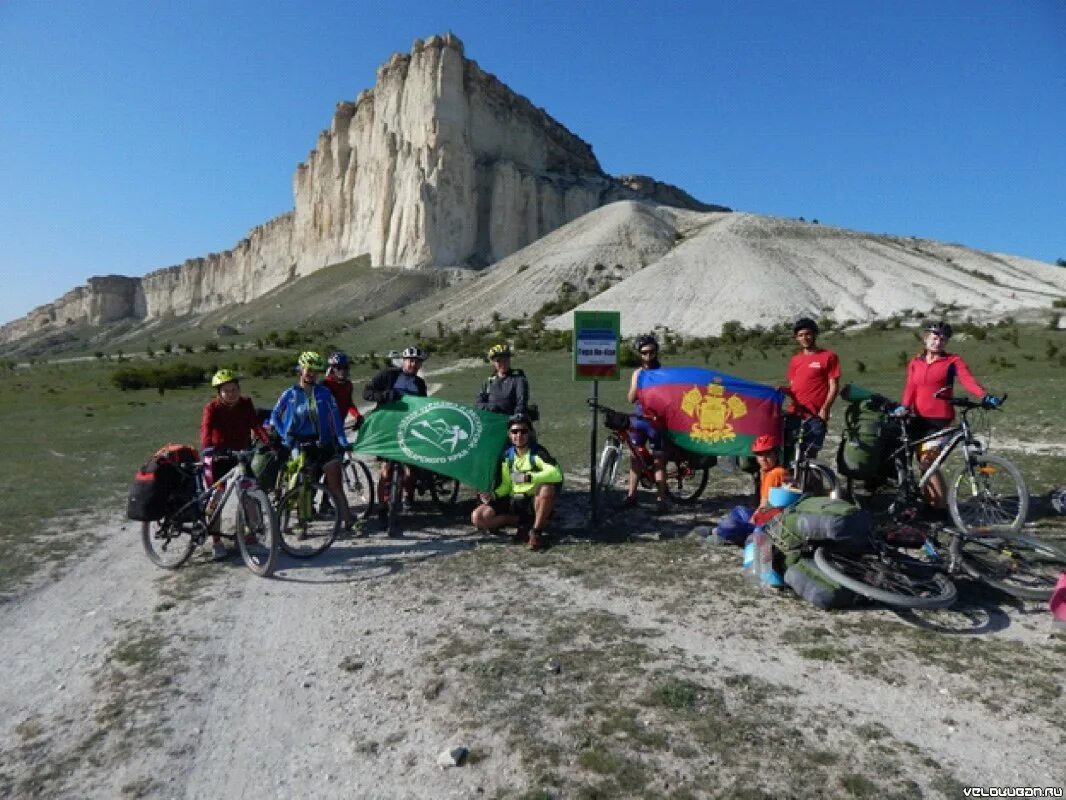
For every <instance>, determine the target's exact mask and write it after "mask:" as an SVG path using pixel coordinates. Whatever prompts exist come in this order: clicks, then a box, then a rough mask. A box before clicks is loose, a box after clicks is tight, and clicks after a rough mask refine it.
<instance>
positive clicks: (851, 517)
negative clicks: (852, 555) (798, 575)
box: [767, 497, 873, 566]
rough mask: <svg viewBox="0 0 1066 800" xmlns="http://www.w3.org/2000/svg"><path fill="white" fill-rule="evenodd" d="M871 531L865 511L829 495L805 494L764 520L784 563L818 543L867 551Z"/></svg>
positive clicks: (794, 561)
mask: <svg viewBox="0 0 1066 800" xmlns="http://www.w3.org/2000/svg"><path fill="white" fill-rule="evenodd" d="M872 530H873V525H872V522H871V520H870V515H869V514H868V513H866V512H865V511H863V510H862V509H861V508H858V507H857V506H853V505H852V504H851V503H848V502H845V501H844V500H834V499H832V498H831V497H805V498H803V499H802V500H800V501H799V502H798V503H796V504H794V505H792V506H789V507H788V508H787V509H785V510H784V511H783V512H782V513H781V514H780V515H778V516H777V517H775V518H774V519H772V520H771V521H770V522H768V523H767V531H768V532H769V533H770V534H771V536H772V537H773V539H774V544H775V545H776V546H777V547H778V548H779V549H780V550H781V551H782V552H783V553H784V554H785V564H787V565H788V566H791V565H792V564H794V563H796V562H797V561H798V560H799V559H800V556H801V555H802V554H803V553H804V552H805V551H806V550H809V549H810V548H811V547H816V546H818V545H829V546H831V547H835V548H838V549H844V550H848V551H851V552H862V551H865V550H868V549H869V548H870V546H871V534H872Z"/></svg>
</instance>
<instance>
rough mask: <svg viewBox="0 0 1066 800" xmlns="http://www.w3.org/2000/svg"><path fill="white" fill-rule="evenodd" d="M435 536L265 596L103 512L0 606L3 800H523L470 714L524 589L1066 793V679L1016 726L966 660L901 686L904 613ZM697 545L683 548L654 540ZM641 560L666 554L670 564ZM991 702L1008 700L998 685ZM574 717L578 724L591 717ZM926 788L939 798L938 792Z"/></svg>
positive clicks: (992, 774)
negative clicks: (65, 561)
mask: <svg viewBox="0 0 1066 800" xmlns="http://www.w3.org/2000/svg"><path fill="white" fill-rule="evenodd" d="M417 522H418V525H419V527H420V528H421V531H420V532H419V533H417V534H411V535H410V536H409V537H408V538H405V539H402V540H387V539H383V538H379V537H378V536H377V535H376V533H377V531H376V527H375V526H371V530H372V531H374V533H375V535H374V536H373V537H371V538H359V539H355V540H347V541H342V542H338V543H337V544H336V545H335V546H334V548H333V549H331V550H330V551H328V552H327V553H326V554H324V555H323V556H322V557H321V558H319V559H317V560H314V561H311V562H305V563H296V562H293V561H291V560H287V559H284V557H283V559H282V563H281V568H280V569H279V571H278V574H277V576H276V578H275V579H273V580H263V579H258V578H256V577H254V576H253V575H251V574H250V573H249V572H248V571H247V570H245V569H244V568H243V566H242V565H241V563H240V561H239V560H238V559H236V558H235V559H233V560H231V561H230V562H227V563H223V564H211V563H207V562H206V560H205V559H204V558H203V557H202V556H200V555H197V556H194V560H193V561H192V562H191V563H190V564H188V565H187V566H185V567H184V568H182V569H180V570H177V571H176V572H173V573H167V572H163V571H161V570H158V569H156V568H154V567H153V566H151V565H150V564H149V563H148V561H147V560H146V559H145V557H144V555H143V553H142V552H141V550H140V545H139V540H138V534H139V531H138V530H137V529H136V528H135V527H134V526H133V525H132V524H130V523H127V522H125V521H124V520H122V519H120V518H118V517H117V516H112V517H101V518H99V519H97V520H95V521H94V522H93V524H92V528H91V530H86V531H81V532H79V533H78V535H79V536H83V537H92V538H95V540H96V542H97V546H95V547H93V548H92V549H91V550H90V551H89V552H88V554H87V555H85V556H84V558H82V559H81V560H79V561H77V562H76V563H72V564H70V565H68V568H67V569H66V570H65V572H64V574H63V575H62V577H61V578H60V579H59V580H56V581H53V582H48V583H42V584H40V585H38V586H36V587H35V588H32V589H29V590H27V591H25V592H23V593H22V594H21V595H19V596H17V597H15V598H14V599H13V600H11V601H9V602H7V603H5V604H4V605H3V606H0V625H2V627H3V630H4V631H5V632H6V635H7V641H8V645H7V647H5V649H4V654H3V657H2V662H3V663H2V666H3V672H4V675H5V680H4V681H3V683H2V687H0V719H3V720H4V725H3V726H2V728H0V749H2V751H3V753H4V758H3V761H2V764H0V796H2V797H101V798H105V797H106V798H110V797H120V796H123V797H138V796H144V797H166V798H170V797H174V798H178V797H185V798H217V797H226V798H241V797H248V798H252V797H255V798H261V797H290V798H306V797H316V798H334V797H335V798H349V797H383V798H386V797H387V798H437V797H463V798H467V797H479V796H493V795H496V794H501V793H502V794H503V795H508V794H509V793H512V792H514V790H515V787H528V786H530V785H531V784H530V782H531V781H532V780H533V777H532V776H531V772H530V766H529V763H530V762H529V759H528V758H527V757H524V756H523V753H522V752H521V748H520V747H518V746H517V745H515V743H514V742H515V739H514V737H513V736H512V735H509V734H508V724H509V720H507V719H496V720H492V719H491V717H490V718H488V719H489V720H490V721H489V722H488V723H486V718H485V717H483V716H480V715H479V713H478V712H477V711H476V710H475V711H470V710H469V708H467V710H466V711H465V712H464V711H462V709H463V708H465V707H467V706H468V705H469V704H470V703H471V702H473V703H474V705H475V706H476V705H477V704H478V703H480V702H481V701H480V700H479V697H478V696H477V695H476V694H474V692H475V691H477V689H476V682H474V681H472V680H471V679H470V676H469V674H468V673H466V672H465V666H466V663H465V662H466V661H468V662H469V663H470V664H475V663H478V661H479V659H480V658H482V656H484V655H485V654H487V653H488V652H489V650H490V649H491V648H492V647H505V646H506V644H507V640H508V639H509V633H508V632H507V631H509V630H512V629H513V630H515V631H518V630H520V629H521V630H535V629H536V627H537V624H538V623H537V620H540V619H543V616H542V612H541V611H538V606H537V604H536V603H530V604H529V605H528V607H526V608H525V609H523V604H522V603H518V604H515V603H514V602H513V600H514V599H515V598H516V597H517V596H518V595H519V594H520V596H521V597H526V598H538V599H539V600H540V601H541V602H548V603H550V607H551V608H552V609H555V610H554V611H553V612H552V615H553V616H554V617H556V618H557V620H565V619H571V618H572V619H582V618H585V617H587V616H588V615H590V614H599V615H604V614H610V615H612V616H613V617H616V618H617V619H619V620H622V621H623V622H624V624H625V625H626V626H628V628H629V629H631V630H633V631H641V634H640V635H641V636H642V637H644V640H646V641H648V642H649V644H648V647H649V648H650V652H651V653H652V656H651V657H652V658H653V659H654V660H655V661H656V662H662V663H666V662H670V663H674V664H684V665H686V669H688V670H690V671H694V672H695V674H697V675H698V674H700V672H704V673H706V674H715V675H722V674H729V675H748V676H751V677H752V678H753V679H758V680H759V681H762V682H764V683H765V685H767V686H770V685H773V686H783V685H787V686H790V687H792V690H793V691H792V692H791V696H790V699H789V702H790V703H791V704H793V706H794V708H795V712H794V715H795V716H797V717H798V718H803V717H805V716H806V717H810V718H815V717H818V718H833V719H846V720H850V722H851V724H852V725H854V726H857V727H858V728H862V727H863V726H867V727H868V726H870V725H878V726H883V729H884V730H886V731H887V733H886V734H885V735H886V736H887V737H888V738H889V739H890V740H891V741H898V742H908V743H914V744H915V746H917V747H920V750H921V758H922V759H925V761H920V760H916V761H915V764H916V765H917V766H915V769H916V770H919V768H922V769H925V768H926V767H921V764H928V763H932V764H936V763H939V764H942V765H945V766H944V767H943V769H945V770H948V771H949V772H950V774H952V775H954V776H956V779H957V780H959V781H963V782H964V784H965V785H969V784H970V782H973V783H974V784H975V785H977V784H982V785H984V784H994V785H1019V784H1021V785H1061V784H1062V783H1063V781H1064V780H1066V772H1064V767H1063V765H1062V761H1061V758H1059V756H1058V753H1060V752H1061V746H1062V744H1063V732H1062V728H1061V718H1062V717H1061V711H1062V709H1063V680H1062V674H1061V670H1059V671H1058V673H1057V674H1058V679H1057V685H1056V684H1055V681H1054V680H1052V684H1051V687H1050V689H1049V688H1048V683H1047V678H1046V676H1045V677H1044V679H1043V681H1044V682H1043V684H1042V686H1043V689H1042V691H1043V694H1042V695H1040V697H1043V698H1047V697H1051V698H1053V699H1052V700H1051V701H1050V702H1051V703H1052V706H1050V707H1048V708H1046V709H1044V710H1043V711H1040V712H1039V713H1028V712H1026V711H1024V710H1019V707H1018V706H1017V705H1010V704H1007V705H1006V706H1004V707H1003V708H1002V709H1000V710H996V709H995V708H994V707H992V706H990V705H989V704H988V703H987V702H984V701H983V700H982V698H981V697H980V696H979V695H976V694H974V693H973V692H971V691H969V690H970V688H972V687H971V686H970V683H969V681H970V679H971V677H972V676H970V675H967V674H966V672H967V671H966V669H965V668H962V667H960V668H959V669H958V670H953V669H951V668H949V667H946V666H943V665H940V664H938V663H934V664H932V665H930V664H923V663H920V662H916V663H914V665H913V666H912V667H907V668H905V669H903V668H900V667H899V666H898V664H897V663H896V662H892V661H888V662H886V663H888V664H889V665H890V667H891V670H893V671H896V672H905V673H907V674H906V675H905V676H904V677H905V680H902V681H896V680H892V681H886V680H882V678H881V677H880V676H878V675H876V674H870V673H869V672H865V673H863V672H856V670H855V664H856V658H857V656H858V655H859V654H860V653H859V651H860V649H861V648H865V647H876V646H877V645H876V642H877V641H878V640H879V639H880V638H881V637H882V636H883V632H884V631H888V633H889V636H888V637H887V638H885V639H884V644H883V645H882V646H883V647H886V648H888V649H892V648H893V647H895V646H896V643H895V642H894V641H893V639H892V636H894V635H895V633H894V632H895V631H900V632H901V635H902V633H905V632H906V631H908V630H911V629H913V623H911V622H906V621H902V620H900V618H899V617H897V616H896V615H893V614H891V613H890V612H888V611H882V610H876V609H871V610H867V611H863V612H855V613H854V614H851V615H823V614H820V612H816V611H814V610H813V609H809V608H808V607H805V606H800V605H798V603H797V601H795V600H794V599H791V598H786V597H782V596H768V595H759V596H758V597H754V598H747V599H748V600H750V602H747V603H734V602H733V600H735V599H736V596H735V595H732V596H731V595H730V594H729V592H735V591H737V587H736V586H735V585H733V584H726V583H725V582H724V581H723V582H722V584H721V585H722V586H723V589H722V590H721V591H720V592H718V593H717V594H715V593H713V592H704V593H701V594H697V595H695V596H692V595H690V594H685V592H687V591H688V590H687V589H685V587H684V586H683V585H682V582H680V579H679V582H678V583H677V585H671V584H670V583H669V582H668V583H667V585H666V586H665V587H652V588H651V589H649V587H647V586H644V585H642V584H641V583H640V580H642V579H641V578H640V577H639V576H638V573H634V574H633V575H627V574H625V570H624V569H618V568H612V569H611V570H606V569H605V570H603V572H602V573H600V572H598V571H597V570H598V569H599V568H598V567H597V566H596V565H595V564H594V563H590V562H589V559H590V558H592V557H593V556H595V557H596V558H602V557H604V554H605V553H606V554H607V555H609V556H610V557H612V558H620V559H624V558H625V557H626V552H627V551H625V549H624V548H625V547H627V545H624V544H623V545H619V546H618V547H599V548H593V549H586V550H582V549H581V547H587V546H585V545H581V544H578V545H577V546H575V547H557V548H554V549H553V550H550V551H549V552H548V553H545V554H531V553H529V552H528V551H527V550H525V549H524V548H517V547H513V546H508V545H504V544H502V543H501V542H500V541H499V540H498V539H489V538H484V537H477V536H475V535H473V534H472V533H471V530H470V528H469V527H467V526H465V525H463V524H462V522H461V519H459V518H457V517H454V516H453V517H451V518H450V519H444V520H442V519H441V518H440V517H439V515H436V514H434V513H432V512H427V513H421V514H419V515H418V518H417ZM442 522H444V523H446V524H445V525H443V526H442V525H441V523H442ZM685 524H686V521H685V519H681V520H679V522H678V525H679V526H680V527H684V525H685ZM675 546H677V547H680V546H681V544H680V543H678V544H675V543H669V544H668V543H661V544H659V545H657V544H655V543H649V542H642V543H635V544H633V545H632V547H633V548H649V547H650V548H655V547H661V548H666V547H675ZM633 552H638V551H636V550H633ZM639 552H642V553H645V554H647V557H649V558H657V557H659V556H657V555H655V550H654V549H652V550H647V549H644V550H640V551H639ZM671 552H673V551H671ZM678 552H681V553H688V555H687V556H686V558H687V559H688V563H687V564H686V565H685V566H686V567H687V568H694V569H696V570H704V569H706V570H707V574H709V575H713V574H721V575H723V576H729V575H731V574H732V573H733V572H734V571H735V565H733V563H732V562H733V561H734V560H736V559H737V553H735V552H732V551H718V550H715V549H713V548H698V549H696V550H695V551H685V550H680V551H678ZM479 559H488V560H487V561H484V563H483V561H482V560H479ZM538 559H539V560H538ZM553 559H554V562H553V561H552V560H553ZM618 563H623V562H618ZM484 564H493V565H495V566H494V567H493V568H492V569H491V570H489V569H486V568H485V566H484ZM586 566H587V567H588V569H586ZM637 566H638V565H637V564H634V569H636V568H637ZM457 570H458V571H457ZM464 570H466V571H464ZM714 570H719V573H714ZM608 572H610V575H608ZM601 578H605V579H607V580H600V579H601ZM608 578H609V579H608ZM744 588H745V587H742V588H741V591H743V590H744ZM746 589H747V590H748V591H754V590H752V589H751V587H746ZM679 600H680V601H681V602H680V603H679V602H678V601H679ZM682 606H683V608H684V610H683V611H681V612H679V611H678V610H677V609H678V608H679V607H682ZM989 613H990V614H991V613H1000V614H1001V616H1002V617H1003V618H1002V619H1000V620H999V622H998V623H996V624H990V625H989V626H988V631H989V632H987V633H985V634H983V635H981V636H976V637H971V638H972V639H985V638H989V639H992V638H994V639H995V640H996V641H997V642H998V643H1002V644H1004V645H1005V646H1009V647H1010V648H1018V649H1020V650H1021V649H1024V650H1025V651H1026V653H1029V654H1030V655H1027V658H1030V657H1035V658H1037V659H1039V658H1043V657H1044V651H1047V653H1046V657H1047V658H1048V659H1050V660H1055V659H1057V661H1058V663H1059V664H1060V665H1061V663H1062V655H1061V650H1060V651H1056V652H1052V650H1051V648H1052V647H1053V646H1054V640H1052V639H1051V638H1050V637H1049V635H1048V628H1047V624H1046V619H1045V617H1046V614H1045V615H1043V616H1041V615H1040V614H1039V610H1038V609H1033V608H1031V607H1030V608H1021V607H1019V608H1015V609H1010V608H1008V609H1007V610H1006V611H1005V612H992V611H990V612H989ZM860 614H862V615H868V616H863V617H860V616H859V615H860ZM497 619H505V620H506V625H507V626H508V627H507V631H505V630H503V629H501V628H498V627H497V628H493V627H491V626H493V625H494V624H495V622H496V620H497ZM821 620H829V622H826V623H824V624H827V625H830V626H831V627H833V630H834V631H837V630H841V631H843V630H850V629H852V628H855V629H857V626H858V625H859V624H865V622H866V621H870V622H872V623H876V625H878V626H881V627H880V628H875V629H873V631H872V635H871V636H869V637H866V638H863V637H862V636H861V635H858V634H856V638H855V640H854V641H853V642H852V643H851V645H848V644H847V643H846V642H845V647H844V649H843V651H842V653H843V654H842V655H841V657H840V658H838V659H835V660H833V659H831V660H827V661H817V660H815V661H812V660H811V659H810V658H809V657H804V656H802V655H800V654H799V651H798V650H797V649H795V648H790V647H788V646H784V645H781V644H780V641H782V639H781V637H782V635H783V633H784V632H786V631H787V630H789V629H790V628H791V627H795V626H797V624H800V625H806V626H808V627H810V626H812V625H813V626H817V625H820V624H823V623H822V622H821ZM531 626H532V627H531ZM757 626H761V627H757ZM849 626H850V627H849ZM486 631H489V632H491V634H492V635H491V637H489V633H486ZM516 635H517V634H516ZM478 636H481V637H489V638H482V639H478V638H477V637H478ZM463 637H467V638H469V639H470V641H471V642H474V643H476V642H478V641H480V642H483V643H484V642H489V644H487V645H486V644H482V645H481V647H482V648H483V649H484V653H481V654H479V653H478V652H477V649H476V648H475V649H473V650H472V651H471V652H470V654H469V655H468V656H459V657H454V656H453V657H452V659H451V660H450V661H449V660H448V659H445V658H443V657H442V659H441V660H439V661H434V660H432V659H428V658H426V656H427V654H429V653H438V654H441V653H445V652H447V651H448V647H449V646H454V644H455V643H456V642H458V641H460V640H462V639H463ZM515 641H518V640H517V639H516V640H515ZM900 641H903V640H902V639H901V640H900ZM492 642H495V643H496V644H492ZM871 642H873V644H871ZM540 646H545V647H547V646H548V645H547V644H543V645H538V647H540ZM974 646H977V645H974ZM1060 647H1061V646H1060ZM1032 653H1036V655H1035V656H1032ZM1056 653H1057V654H1056ZM534 657H535V658H538V659H539V658H540V657H541V653H540V651H539V650H538V651H537V653H536V654H535V655H534ZM456 663H458V665H459V666H458V667H456V666H455V664H456ZM1020 663H1028V664H1032V663H1036V662H1031V661H1030V662H1020ZM538 668H539V667H538ZM564 674H565V673H564ZM1041 674H1043V673H1041ZM1053 674H1054V673H1053ZM989 688H990V689H991V690H992V691H997V687H996V684H994V683H993V684H991V686H990V687H989ZM999 688H1000V689H1002V688H1003V687H999ZM1008 688H1009V687H1008ZM541 691H542V692H543V691H545V690H543V689H542V690H541ZM547 691H548V693H549V694H550V691H551V690H550V687H549V689H548V690H547ZM1012 691H1013V690H1012ZM1049 692H1050V694H1049ZM1041 702H1045V701H1041ZM574 713H575V714H577V713H578V711H577V709H574ZM1056 715H1058V716H1056ZM1055 719H1058V720H1059V722H1058V723H1056V722H1055ZM571 722H572V723H578V724H580V716H575V718H574V719H573V720H572V721H571ZM454 746H467V747H470V748H471V754H472V757H471V760H470V762H469V763H466V764H464V765H463V766H461V767H458V768H451V769H444V768H442V767H441V766H438V764H437V758H438V756H439V755H440V754H441V753H442V752H443V751H445V750H447V749H448V748H450V747H454ZM828 746H834V747H839V748H840V749H841V751H842V752H846V748H848V747H850V746H851V745H850V744H849V743H848V740H847V739H846V737H844V736H843V735H841V736H838V737H837V738H836V740H835V741H834V736H830V737H829V742H828ZM475 756H476V757H475ZM674 759H675V761H678V760H679V759H680V763H683V761H684V760H683V759H681V757H679V756H676V755H675V756H674ZM566 763H572V762H565V763H564V765H563V769H565V764H566ZM908 768H909V767H908ZM574 769H576V767H575V768H574ZM919 772H920V770H919ZM916 774H918V773H916ZM915 780H916V781H917V783H918V785H922V783H923V781H924V778H922V777H921V774H918V777H916V778H915ZM923 789H925V791H924V792H923V793H928V794H929V795H931V796H941V793H940V792H938V791H937V790H936V789H935V787H934V788H933V789H929V788H928V787H927V786H924V787H923ZM709 794H711V795H713V794H714V792H709ZM565 795H566V793H565V792H564V793H563V796H565ZM695 795H696V796H703V795H702V792H701V791H696V792H695ZM945 796H946V795H945Z"/></svg>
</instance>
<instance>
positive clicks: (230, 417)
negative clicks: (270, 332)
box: [200, 369, 268, 561]
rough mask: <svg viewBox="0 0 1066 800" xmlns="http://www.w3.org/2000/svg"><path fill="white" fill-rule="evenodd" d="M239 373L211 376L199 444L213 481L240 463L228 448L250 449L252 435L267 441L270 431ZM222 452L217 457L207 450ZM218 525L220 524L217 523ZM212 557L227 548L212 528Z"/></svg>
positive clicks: (220, 556)
mask: <svg viewBox="0 0 1066 800" xmlns="http://www.w3.org/2000/svg"><path fill="white" fill-rule="evenodd" d="M239 380H240V376H239V375H238V374H237V373H235V372H234V371H233V370H230V369H220V370H219V371H218V372H216V373H215V374H214V376H213V377H212V378H211V385H212V386H213V387H215V392H216V397H215V399H214V400H212V401H211V402H209V403H208V404H207V405H206V406H204V413H203V417H202V418H201V420H200V447H201V449H203V450H204V452H205V456H204V461H205V462H209V463H208V464H207V467H206V470H205V475H204V478H205V479H206V480H207V482H208V483H214V482H215V481H216V480H218V479H219V478H221V477H222V476H223V475H225V474H226V473H227V472H229V471H230V470H231V469H233V468H234V467H235V466H236V465H237V461H236V459H234V458H231V457H229V456H228V455H225V454H224V451H229V450H247V449H248V448H249V447H251V446H252V436H253V435H254V436H255V437H256V438H257V439H259V441H261V442H266V441H268V439H267V434H266V431H264V430H263V426H262V424H261V423H260V422H259V415H258V414H257V413H256V411H255V406H254V405H253V404H252V399H251V398H250V397H244V396H242V395H241V385H240V383H239V382H238V381H239ZM211 450H218V451H223V454H222V455H221V456H215V455H212V454H211V453H209V452H208V451H211ZM216 524H217V523H216ZM211 538H212V541H213V545H212V548H211V549H212V557H213V558H214V559H215V560H216V561H220V560H222V559H224V558H226V556H227V552H226V548H225V546H224V545H223V544H222V540H221V539H220V538H219V537H218V532H217V530H215V531H212V537H211Z"/></svg>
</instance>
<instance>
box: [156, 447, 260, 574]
mask: <svg viewBox="0 0 1066 800" xmlns="http://www.w3.org/2000/svg"><path fill="white" fill-rule="evenodd" d="M253 453H254V451H252V450H236V451H232V452H230V453H226V454H224V455H228V456H230V457H233V458H236V459H237V465H236V466H235V467H233V469H231V470H230V471H229V472H227V473H226V474H225V475H223V476H222V477H221V478H219V479H218V480H216V481H215V482H214V483H213V484H212V485H210V486H205V482H204V462H203V461H197V462H195V463H193V464H190V465H188V469H189V470H190V472H188V473H187V477H188V478H189V479H191V480H192V481H194V484H193V485H194V487H195V488H194V490H193V492H192V494H191V496H190V497H189V498H188V499H187V500H186V502H184V503H182V504H181V505H179V506H178V507H176V508H174V510H173V511H171V512H169V513H168V514H166V515H165V516H164V517H163V518H162V519H161V520H157V521H154V522H145V523H142V526H141V542H142V543H143V545H144V552H145V553H146V554H147V555H148V558H149V559H150V560H151V561H152V563H153V564H155V565H156V566H159V567H162V568H163V569H176V568H177V567H180V566H181V565H182V564H184V563H185V562H186V561H187V560H188V559H189V556H190V555H192V553H193V550H195V549H196V548H197V547H200V546H202V545H203V544H204V542H206V541H207V537H208V536H210V535H212V530H211V528H212V526H213V525H214V524H215V523H216V522H219V523H221V517H222V510H223V508H224V507H225V505H226V503H227V501H229V499H230V498H231V497H233V496H236V498H237V522H236V530H235V531H234V532H233V533H231V534H226V533H222V532H220V533H219V535H220V536H222V537H223V538H227V539H232V538H235V539H236V541H237V547H238V549H239V550H240V553H241V558H242V559H243V560H244V563H245V565H246V566H247V567H248V569H250V570H251V571H252V572H254V573H255V574H256V575H259V576H262V577H267V576H269V575H271V574H272V573H273V572H274V567H275V565H276V563H277V556H278V547H279V544H280V540H281V536H280V535H279V533H278V522H277V518H276V517H275V516H274V509H273V508H271V505H270V499H269V498H268V497H267V493H266V492H265V491H263V490H262V489H261V488H260V487H259V483H258V482H257V481H256V479H255V476H254V475H253V474H252V470H251V458H252V455H253ZM221 455H223V453H220V452H216V453H215V456H216V457H217V456H221ZM183 469H184V468H183Z"/></svg>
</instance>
